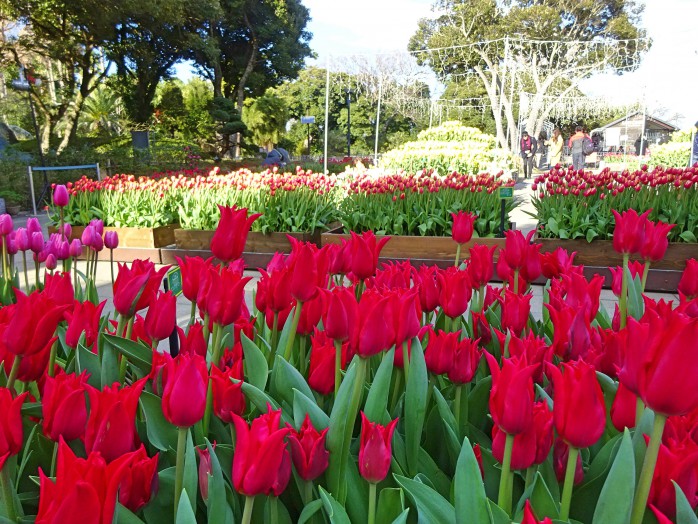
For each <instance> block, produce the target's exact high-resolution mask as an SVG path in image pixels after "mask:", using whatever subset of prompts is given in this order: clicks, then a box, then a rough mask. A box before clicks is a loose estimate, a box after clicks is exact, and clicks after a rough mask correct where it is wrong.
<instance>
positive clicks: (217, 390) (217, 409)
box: [211, 366, 245, 423]
mask: <svg viewBox="0 0 698 524" xmlns="http://www.w3.org/2000/svg"><path fill="white" fill-rule="evenodd" d="M231 378H234V379H236V380H238V381H240V382H237V383H234V382H233V381H232V380H230V379H231ZM242 380H243V376H242V366H235V367H232V368H228V369H227V370H225V371H221V370H220V369H219V368H218V367H217V366H211V383H212V384H213V413H214V414H215V415H216V416H217V417H218V418H219V419H221V420H222V421H223V422H226V423H231V422H232V421H233V413H235V414H236V415H242V414H243V413H244V411H245V395H244V394H243V393H242V382H241V381H242Z"/></svg>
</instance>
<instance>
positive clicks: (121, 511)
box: [114, 502, 143, 524]
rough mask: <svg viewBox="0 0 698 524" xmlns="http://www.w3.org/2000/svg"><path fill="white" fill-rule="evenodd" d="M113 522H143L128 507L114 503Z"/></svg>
mask: <svg viewBox="0 0 698 524" xmlns="http://www.w3.org/2000/svg"><path fill="white" fill-rule="evenodd" d="M114 524H143V521H142V520H141V519H139V518H138V517H137V516H136V515H135V514H134V513H133V512H132V511H131V510H130V509H128V508H126V507H124V506H122V505H121V504H119V503H118V502H117V503H116V512H115V514H114Z"/></svg>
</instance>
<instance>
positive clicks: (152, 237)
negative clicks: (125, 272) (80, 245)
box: [48, 224, 179, 249]
mask: <svg viewBox="0 0 698 524" xmlns="http://www.w3.org/2000/svg"><path fill="white" fill-rule="evenodd" d="M178 227H179V226H178V225H177V224H170V225H168V226H162V227H105V228H104V230H105V231H116V232H117V233H118V235H119V247H120V248H121V247H129V248H145V249H156V248H160V247H165V246H169V245H172V244H174V243H175V236H174V232H175V230H176V229H177V228H178ZM84 230H85V226H73V229H72V233H71V235H70V238H71V240H72V239H73V238H78V239H79V238H81V237H82V232H83V231H84ZM48 232H49V234H51V233H57V232H58V229H57V228H56V227H54V226H51V227H49V228H48Z"/></svg>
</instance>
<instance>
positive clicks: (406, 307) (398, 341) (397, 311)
mask: <svg viewBox="0 0 698 524" xmlns="http://www.w3.org/2000/svg"><path fill="white" fill-rule="evenodd" d="M392 300H393V306H392V313H393V327H394V332H395V340H394V344H395V346H396V348H400V347H401V346H402V344H403V342H408V341H410V340H412V339H413V338H414V337H416V336H417V333H418V332H419V328H420V321H421V317H422V310H421V309H420V307H419V299H418V298H417V290H416V289H411V290H405V291H402V290H401V291H398V290H395V291H394V292H393V293H392Z"/></svg>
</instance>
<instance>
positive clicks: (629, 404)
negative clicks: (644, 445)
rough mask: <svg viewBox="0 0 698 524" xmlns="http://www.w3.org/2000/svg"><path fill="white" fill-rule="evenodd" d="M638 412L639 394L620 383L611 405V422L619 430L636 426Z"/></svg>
mask: <svg viewBox="0 0 698 524" xmlns="http://www.w3.org/2000/svg"><path fill="white" fill-rule="evenodd" d="M636 413H637V395H635V394H634V393H633V392H632V391H630V390H629V389H627V388H626V387H625V386H623V384H620V383H619V384H618V390H617V391H616V396H615V397H614V399H613V405H612V406H611V422H612V423H613V427H615V428H616V429H617V430H618V431H623V430H624V429H625V428H629V429H632V428H634V427H635V417H636Z"/></svg>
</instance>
